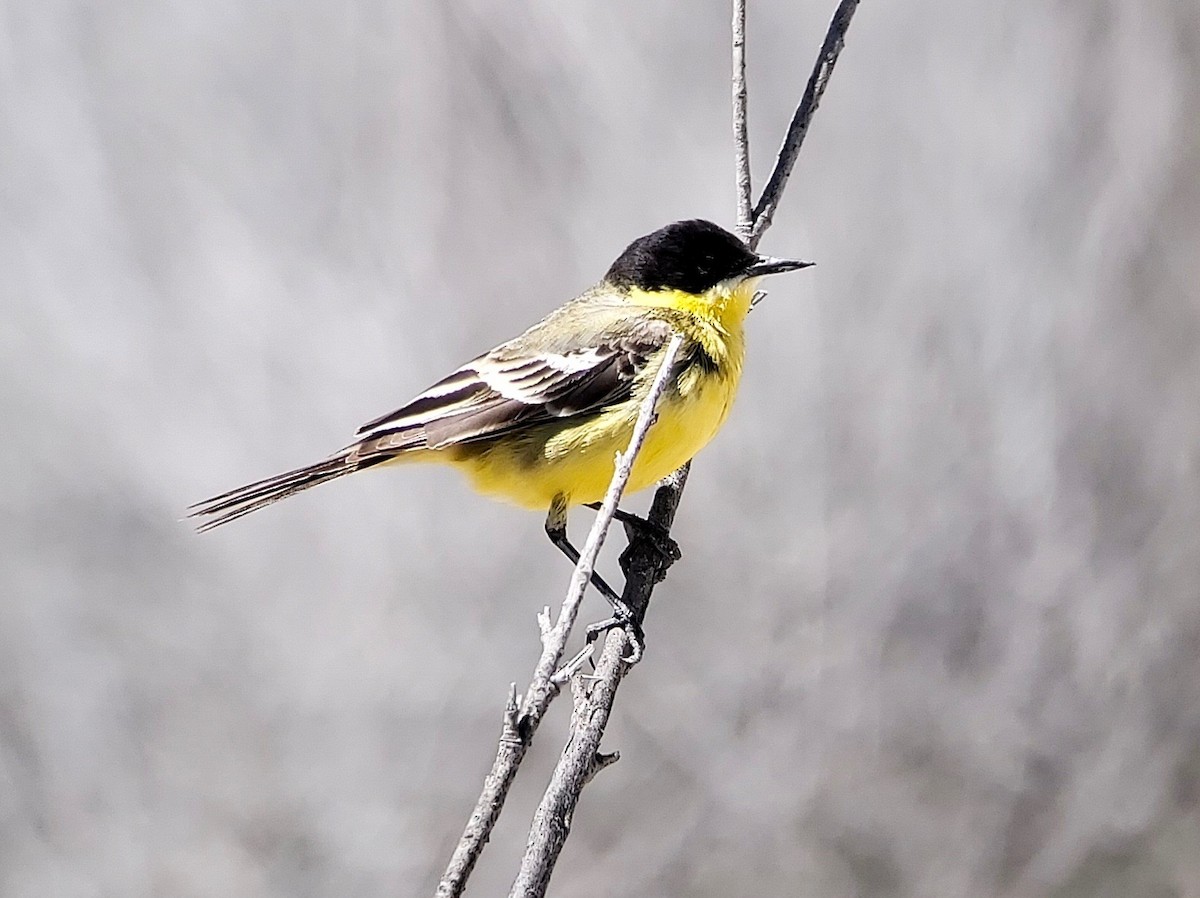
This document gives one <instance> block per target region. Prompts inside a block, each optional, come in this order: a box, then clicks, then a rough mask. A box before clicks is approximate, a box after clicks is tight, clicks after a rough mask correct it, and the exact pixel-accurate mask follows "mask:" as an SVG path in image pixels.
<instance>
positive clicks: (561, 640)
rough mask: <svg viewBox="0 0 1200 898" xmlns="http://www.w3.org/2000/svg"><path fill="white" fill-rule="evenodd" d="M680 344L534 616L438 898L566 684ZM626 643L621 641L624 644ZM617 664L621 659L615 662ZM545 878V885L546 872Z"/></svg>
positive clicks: (447, 895) (474, 855)
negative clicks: (608, 544) (585, 607)
mask: <svg viewBox="0 0 1200 898" xmlns="http://www.w3.org/2000/svg"><path fill="white" fill-rule="evenodd" d="M682 343H683V338H682V337H681V336H679V335H678V334H677V335H676V336H674V337H672V338H671V342H670V343H668V344H667V348H666V351H665V353H664V354H663V358H662V362H661V364H660V365H659V369H658V373H657V375H656V376H655V378H654V383H653V384H652V385H651V388H650V392H649V394H647V396H646V399H645V400H644V401H643V402H642V407H641V409H640V411H639V413H638V419H637V423H636V424H635V425H634V428H633V436H632V437H631V438H630V440H629V448H628V449H626V450H625V452H623V453H620V454H619V455H618V456H617V464H616V470H615V471H614V472H613V478H612V481H611V483H609V486H608V492H607V493H606V494H605V496H604V501H603V502H602V503H601V505H600V510H599V512H597V514H596V519H595V521H594V522H593V523H592V529H591V530H590V531H589V532H588V537H587V540H586V541H585V542H584V544H583V549H582V551H581V552H580V554H579V563H578V564H577V565H576V566H575V572H574V574H572V576H571V583H570V586H569V587H568V588H567V595H566V598H565V599H563V603H562V607H561V608H560V609H559V614H558V620H557V621H556V622H555V623H554V625H553V626H551V625H550V609H549V608H547V609H546V610H545V611H543V612H542V613H541V614H540V615H538V625H539V628H540V631H541V638H542V653H541V656H540V657H539V658H538V662H537V665H536V666H535V667H534V670H533V676H532V678H531V680H530V683H529V688H528V689H526V691H525V697H524V699H523V700H522V701H521V702H519V703H518V700H517V694H516V686H515V685H514V686H512V687H511V688H510V692H509V699H508V703H507V705H506V706H505V709H504V724H503V727H502V729H501V732H500V744H499V746H498V747H497V749H496V758H495V760H494V761H493V762H492V769H491V770H490V771H489V772H488V775H487V777H486V778H485V779H484V783H483V790H482V792H481V793H480V795H479V799H478V801H476V803H475V810H474V811H473V812H472V814H471V818H470V820H468V821H467V825H466V828H465V829H464V830H463V834H462V838H461V839H459V842H458V845H457V846H456V847H455V849H454V854H453V855H452V856H451V858H450V863H449V865H447V867H446V872H445V873H444V874H443V875H442V879H441V881H440V882H439V883H438V888H437V893H436V894H437V896H438V898H451V896H458V895H461V894H462V892H463V889H464V888H465V887H466V883H467V879H468V878H469V877H470V875H471V871H472V870H473V869H474V868H475V862H476V861H477V860H478V859H479V855H480V853H481V852H482V851H483V846H484V845H485V844H487V840H488V838H489V837H490V836H491V833H492V827H493V826H495V823H496V820H497V819H498V818H499V816H500V811H501V809H502V808H503V806H504V800H505V798H506V797H507V796H508V790H509V787H510V786H511V785H512V782H513V779H514V778H515V777H516V775H517V769H518V768H519V767H520V765H521V761H522V760H524V758H525V753H526V751H528V749H529V746H530V745H531V744H532V742H533V734H534V732H535V731H536V730H537V728H538V725H539V724H540V723H541V721H542V717H543V716H544V715H545V713H546V709H547V708H549V707H550V703H551V702H552V701H553V700H554V698H555V696H557V695H558V693H559V690H560V688H561V686H562V683H563V682H565V676H563V675H562V674H558V673H556V671H557V669H558V665H559V663H560V662H561V661H562V656H563V652H564V650H565V648H566V644H567V639H568V638H569V637H570V635H571V628H572V627H573V626H574V625H575V621H576V619H577V618H578V617H579V606H580V604H581V603H582V601H583V596H584V593H585V592H586V591H587V587H588V584H589V583H590V582H591V576H592V570H593V569H594V568H595V565H596V558H597V556H598V555H599V554H600V548H601V547H602V546H603V545H604V538H605V536H606V535H607V533H608V528H609V526H610V525H611V524H612V520H613V516H614V515H615V514H616V510H617V505H618V503H619V502H620V501H621V495H622V494H623V493H624V492H625V487H626V485H627V484H628V483H629V477H630V474H631V473H632V471H633V463H634V460H635V459H636V458H637V455H638V452H640V451H641V448H642V444H643V443H644V442H645V441H646V434H647V433H648V432H649V430H650V427H651V426H652V425H653V423H654V419H655V411H654V410H655V408H656V407H657V405H658V401H659V399H661V398H662V394H663V392H664V391H665V390H666V388H667V383H668V381H669V379H670V373H671V369H672V367H673V366H674V362H675V357H676V355H677V354H678V353H679V347H680V346H681V345H682ZM613 632H614V633H620V634H622V636H624V634H625V631H624V630H622V629H617V630H615V631H613ZM610 640H611V635H610ZM610 640H606V641H605V651H607V650H608V645H609V641H610ZM627 641H628V640H625V642H626V643H627ZM623 644H624V643H623ZM619 658H620V656H618V659H619ZM518 705H519V707H518ZM555 856H557V851H555ZM546 876H547V879H548V878H549V873H548V872H547V874H546Z"/></svg>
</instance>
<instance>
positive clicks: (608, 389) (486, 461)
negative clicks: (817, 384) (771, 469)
mask: <svg viewBox="0 0 1200 898" xmlns="http://www.w3.org/2000/svg"><path fill="white" fill-rule="evenodd" d="M811 264H813V263H811V262H801V261H795V260H792V259H781V258H774V257H771V256H764V255H760V254H758V253H757V252H755V251H753V250H751V249H750V247H749V246H748V245H747V244H746V243H745V242H744V241H742V240H741V238H739V237H738V236H737V235H735V234H733V233H730V232H729V231H727V230H725V229H724V228H722V227H720V226H719V225H716V224H714V223H713V222H711V221H705V220H702V219H690V220H686V221H676V222H672V223H671V224H668V225H666V226H665V227H662V228H659V229H658V230H656V231H654V232H652V233H650V234H646V235H645V236H642V237H639V238H638V239H636V240H634V241H633V242H632V243H630V244H629V245H628V246H627V247H626V248H625V250H624V251H623V252H622V253H621V254H620V255H619V256H618V257H617V259H616V261H614V262H613V263H612V265H611V266H610V267H609V269H608V271H607V273H606V274H605V275H604V277H603V279H601V281H600V282H599V283H598V284H597V285H596V286H594V287H591V288H590V289H588V290H585V291H584V292H583V293H581V294H580V295H579V296H577V297H575V298H574V299H572V300H570V301H569V302H567V303H565V304H564V305H562V306H560V307H558V308H557V309H555V310H554V311H552V312H551V313H550V314H548V315H547V316H546V317H545V318H543V319H542V320H541V321H539V322H538V323H537V324H535V325H533V326H532V327H530V328H529V329H528V330H526V331H525V332H524V333H522V334H521V335H520V336H517V337H514V338H513V339H511V340H508V341H506V342H504V343H501V344H500V345H498V346H496V347H495V348H493V349H490V350H488V351H487V352H485V353H483V354H482V355H480V356H477V357H476V358H474V359H472V360H471V361H469V362H467V363H466V364H464V365H462V366H460V367H459V368H457V369H455V370H454V371H453V372H451V373H450V374H449V375H447V376H446V377H444V378H442V379H441V380H439V381H437V382H436V383H435V384H433V385H432V386H431V387H429V388H428V389H426V390H425V391H423V392H422V393H420V394H419V395H418V396H416V397H415V398H414V399H412V400H411V401H410V402H408V403H407V404H405V405H403V406H401V407H400V408H398V409H396V410H395V411H392V412H389V413H388V414H386V415H382V416H381V417H378V418H375V419H373V420H371V421H368V422H367V423H365V424H363V425H362V426H361V427H360V428H359V429H358V431H357V433H356V434H355V438H354V440H353V442H351V443H350V444H349V445H347V446H346V447H345V448H343V449H341V450H339V451H338V452H335V453H334V454H333V455H331V456H329V457H328V458H325V459H323V460H321V461H318V462H315V463H313V464H309V465H305V466H303V467H299V468H296V469H294V470H291V471H287V472H285V473H282V474H277V475H275V476H274V477H268V478H266V479H264V480H258V481H255V482H253V483H249V484H246V485H245V486H240V487H238V488H236V489H233V490H229V491H228V492H224V493H221V494H219V495H216V496H213V497H212V498H210V499H206V500H204V501H203V502H198V503H196V504H195V505H192V506H190V507H189V508H188V516H189V517H191V518H195V519H197V520H198V522H199V523H198V525H197V529H198V530H200V531H206V530H211V529H213V528H215V527H219V526H222V525H224V524H227V523H229V522H231V521H234V520H237V519H238V518H241V517H243V516H244V515H247V514H250V513H251V512H253V511H257V510H259V509H261V508H264V507H266V506H267V505H271V504H273V503H275V502H278V501H279V500H280V499H285V498H287V497H289V496H292V495H295V494H296V493H298V492H301V491H302V490H306V489H309V488H310V487H313V486H316V485H317V484H320V483H325V482H326V481H329V480H336V479H337V478H339V477H344V476H345V475H347V474H352V473H355V472H357V471H362V470H365V469H367V468H374V467H378V466H384V465H393V464H399V463H403V462H416V461H435V462H444V463H448V464H450V465H452V466H454V467H456V468H459V469H460V470H462V471H463V472H465V473H466V474H467V476H468V477H469V478H470V479H471V481H472V483H473V485H474V486H475V487H476V489H478V490H479V491H480V492H482V493H484V494H485V495H489V496H493V497H497V498H501V499H506V500H509V501H511V502H514V503H516V504H518V505H521V506H524V507H527V508H534V509H539V510H542V509H544V510H545V511H546V520H545V530H546V534H547V535H548V536H549V538H550V541H551V542H552V543H553V544H554V545H555V546H556V547H557V548H558V549H559V550H560V551H561V552H562V553H563V554H565V555H566V556H567V558H569V559H570V560H571V562H572V563H573V564H574V563H577V562H578V560H579V552H578V550H577V549H576V548H575V546H574V545H573V544H572V543H571V541H570V540H569V539H568V537H567V512H568V509H569V508H570V507H572V506H574V505H592V506H596V504H597V503H598V502H599V501H600V500H601V499H602V498H603V497H604V494H605V492H606V490H607V487H608V484H609V481H610V480H611V478H612V474H613V468H614V457H615V455H616V453H617V452H618V451H622V450H624V449H625V448H626V447H627V446H628V443H629V440H630V437H631V435H632V433H633V428H634V424H635V422H636V420H637V416H638V412H639V410H640V408H641V405H642V403H643V400H644V399H645V397H646V396H647V394H648V393H649V391H650V388H651V384H652V382H653V381H654V378H655V376H656V375H657V373H658V369H659V365H660V363H661V361H662V359H663V357H664V355H665V353H666V349H667V346H668V344H669V343H670V342H671V340H672V338H673V337H674V336H675V335H676V334H678V335H679V336H680V337H681V338H682V342H681V344H680V346H679V348H678V351H677V353H676V355H675V359H674V361H673V363H672V367H671V370H670V371H669V373H668V380H667V388H666V390H665V392H664V394H663V396H662V398H661V399H660V401H659V406H658V418H657V421H656V423H655V425H654V426H653V427H652V428H651V430H650V432H649V434H648V435H647V437H646V440H645V443H644V444H643V446H642V449H641V452H640V453H639V455H638V456H637V459H636V461H635V463H634V466H633V469H632V473H631V476H630V479H629V483H628V487H627V491H628V492H635V491H637V490H640V489H643V488H645V487H648V486H651V485H652V484H654V483H656V482H658V481H660V480H662V479H663V478H665V477H667V476H668V475H670V474H671V473H672V472H673V471H675V470H676V469H678V468H679V467H681V466H682V465H683V464H685V463H686V462H688V461H690V460H691V458H692V457H693V456H694V455H695V454H696V453H697V452H699V451H700V450H701V449H702V448H703V447H704V446H705V445H706V444H707V443H708V442H709V441H710V440H711V439H712V438H713V437H714V436H715V435H716V433H717V431H718V430H719V429H720V428H721V426H722V425H723V424H724V423H725V420H726V418H727V416H728V414H729V411H730V407H731V405H732V404H733V401H734V397H735V396H736V394H737V389H738V383H739V381H740V379H741V374H742V367H743V362H744V359H745V354H746V341H745V330H744V324H745V320H746V316H747V314H748V313H749V311H750V308H751V306H752V305H753V304H754V303H755V302H756V298H757V297H758V296H759V293H758V286H759V283H760V281H761V279H762V278H764V277H766V276H768V275H772V274H779V273H782V272H786V271H794V270H797V269H801V268H806V267H808V266H809V265H811ZM617 517H618V518H619V519H620V520H622V521H624V522H626V523H627V524H629V525H641V526H647V525H648V522H646V521H645V520H643V519H642V518H640V517H638V516H636V515H632V514H628V513H626V512H624V511H620V510H619V512H618V515H617ZM592 584H593V585H594V586H595V588H596V589H597V590H598V591H599V592H600V593H601V594H602V595H603V596H604V597H605V598H606V599H607V600H608V602H609V603H610V604H611V605H612V607H613V617H612V618H610V619H609V620H608V621H606V622H605V624H604V625H600V626H602V627H607V626H623V627H625V629H626V632H627V634H628V635H629V637H630V640H631V642H632V643H633V645H634V652H635V653H636V654H640V651H639V646H640V640H641V638H642V635H641V628H640V626H639V625H638V624H637V622H636V621H635V620H634V619H633V616H632V613H631V610H630V609H629V607H628V606H627V605H626V604H625V603H624V602H623V601H622V600H621V598H620V597H619V596H618V595H617V593H616V592H615V591H614V590H613V589H612V588H611V587H610V586H609V585H608V584H607V583H606V582H605V581H604V579H603V578H602V577H600V576H599V575H598V574H596V573H593V574H592ZM593 629H594V628H589V638H594V635H595V633H594V632H593Z"/></svg>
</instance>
